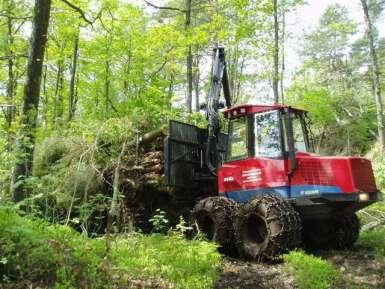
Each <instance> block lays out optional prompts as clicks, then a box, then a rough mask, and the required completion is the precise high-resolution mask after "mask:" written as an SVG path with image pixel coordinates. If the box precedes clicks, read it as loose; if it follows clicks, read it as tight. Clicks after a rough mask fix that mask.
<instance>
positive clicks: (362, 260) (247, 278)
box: [214, 244, 385, 289]
mask: <svg viewBox="0 0 385 289" xmlns="http://www.w3.org/2000/svg"><path fill="white" fill-rule="evenodd" d="M384 246H385V244H384ZM312 253H313V254H314V255H317V256H321V257H323V258H325V259H327V260H328V261H330V262H332V263H333V264H334V265H335V266H336V268H338V269H339V270H340V271H341V272H342V275H343V281H344V282H343V283H344V284H343V285H342V287H341V288H340V289H353V288H354V289H385V260H382V261H380V260H376V259H375V258H374V254H373V252H371V251H370V250H367V249H365V248H355V249H354V250H352V251H321V252H312ZM214 288H215V289H293V288H297V287H296V285H295V282H294V279H293V277H292V276H291V275H290V274H289V273H288V272H287V271H286V270H285V269H284V265H283V264H282V263H277V264H259V263H254V262H248V261H243V260H237V259H232V258H226V259H225V264H224V268H223V271H222V273H221V275H220V278H219V280H218V281H217V283H216V285H215V287H214ZM336 289H338V288H336Z"/></svg>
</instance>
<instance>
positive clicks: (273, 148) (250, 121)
mask: <svg viewBox="0 0 385 289" xmlns="http://www.w3.org/2000/svg"><path fill="white" fill-rule="evenodd" d="M305 114H306V112H305V111H303V110H299V109H294V108H291V107H288V106H283V105H241V106H236V107H233V108H231V109H228V110H226V111H225V117H226V118H228V119H229V134H228V135H229V138H228V147H227V152H226V160H225V162H224V164H223V165H222V167H221V168H219V171H218V177H219V178H218V184H219V193H222V194H223V193H227V194H231V195H229V197H232V198H233V199H236V200H237V201H243V202H244V201H247V200H248V199H249V198H250V197H251V196H253V195H255V194H256V193H258V192H261V193H265V192H276V193H279V194H281V195H282V196H283V197H286V198H289V197H290V190H289V179H290V174H291V173H292V172H293V171H294V169H295V167H296V154H304V155H310V153H309V152H310V151H311V146H310V143H309V138H308V130H307V127H306V123H305Z"/></svg>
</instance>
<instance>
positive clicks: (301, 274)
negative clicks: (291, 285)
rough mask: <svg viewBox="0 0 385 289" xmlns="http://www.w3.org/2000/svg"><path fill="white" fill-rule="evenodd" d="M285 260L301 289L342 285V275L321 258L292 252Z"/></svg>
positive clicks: (285, 256)
mask: <svg viewBox="0 0 385 289" xmlns="http://www.w3.org/2000/svg"><path fill="white" fill-rule="evenodd" d="M283 258H284V261H285V263H286V264H285V265H286V268H287V269H288V270H289V271H290V272H291V273H292V274H293V275H294V279H295V282H296V284H297V286H298V288H299V289H328V288H338V285H339V284H340V283H341V280H342V276H341V273H340V272H339V271H338V270H337V269H336V268H335V267H334V266H333V265H332V264H331V263H329V262H328V261H326V260H323V259H321V258H320V257H316V256H313V255H311V254H306V253H305V252H303V251H292V252H290V253H289V254H286V255H284V256H283Z"/></svg>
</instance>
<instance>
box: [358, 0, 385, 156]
mask: <svg viewBox="0 0 385 289" xmlns="http://www.w3.org/2000/svg"><path fill="white" fill-rule="evenodd" d="M361 4H362V10H363V12H364V17H365V24H366V36H367V38H368V42H369V50H370V57H371V61H372V67H371V68H372V69H371V70H372V78H373V88H374V98H375V100H376V107H377V129H378V141H379V142H380V149H381V153H383V151H384V147H385V139H384V117H383V107H382V96H381V86H380V70H379V67H378V60H377V51H376V48H375V46H374V38H373V31H372V23H371V20H370V15H369V11H368V5H367V2H366V0H361Z"/></svg>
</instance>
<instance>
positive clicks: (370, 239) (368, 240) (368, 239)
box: [357, 227, 385, 258]
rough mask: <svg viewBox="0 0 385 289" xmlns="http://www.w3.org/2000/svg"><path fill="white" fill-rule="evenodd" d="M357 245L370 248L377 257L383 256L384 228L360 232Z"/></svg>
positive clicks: (384, 244)
mask: <svg viewBox="0 0 385 289" xmlns="http://www.w3.org/2000/svg"><path fill="white" fill-rule="evenodd" d="M357 244H358V245H361V246H364V247H367V248H371V249H373V250H374V252H375V254H376V256H377V257H380V258H385V228H384V227H381V228H378V229H374V230H371V231H364V232H361V234H360V238H359V239H358V243H357Z"/></svg>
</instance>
